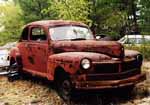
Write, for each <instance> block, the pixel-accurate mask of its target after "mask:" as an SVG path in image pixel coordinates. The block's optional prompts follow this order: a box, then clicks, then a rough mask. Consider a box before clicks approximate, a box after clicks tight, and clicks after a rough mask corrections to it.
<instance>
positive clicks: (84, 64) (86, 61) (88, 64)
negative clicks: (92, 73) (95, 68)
mask: <svg viewBox="0 0 150 105" xmlns="http://www.w3.org/2000/svg"><path fill="white" fill-rule="evenodd" d="M81 67H82V68H83V69H85V70H87V69H89V68H90V67H91V61H90V60H89V59H87V58H84V59H82V60H81Z"/></svg>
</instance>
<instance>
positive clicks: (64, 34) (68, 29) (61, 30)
mask: <svg viewBox="0 0 150 105" xmlns="http://www.w3.org/2000/svg"><path fill="white" fill-rule="evenodd" d="M49 32H50V37H51V39H52V40H90V39H94V36H93V34H92V32H91V31H90V30H89V29H88V28H86V27H80V26H59V27H52V28H50V29H49Z"/></svg>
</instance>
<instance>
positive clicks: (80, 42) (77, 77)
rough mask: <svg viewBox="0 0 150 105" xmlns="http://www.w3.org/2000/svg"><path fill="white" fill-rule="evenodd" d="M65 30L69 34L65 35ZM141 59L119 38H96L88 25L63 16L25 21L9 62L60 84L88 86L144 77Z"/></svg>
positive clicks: (112, 84)
mask: <svg viewBox="0 0 150 105" xmlns="http://www.w3.org/2000/svg"><path fill="white" fill-rule="evenodd" d="M66 30H67V31H66ZM68 33H69V34H68ZM66 34H68V36H69V37H68V36H67V38H65V37H66ZM86 34H87V36H86ZM72 35H74V36H76V38H74V36H72ZM78 35H79V36H80V37H77V36H78ZM81 36H82V37H81ZM70 37H71V38H70ZM142 60H143V59H142V55H141V54H140V53H139V52H137V51H130V50H124V47H123V46H122V45H121V44H120V43H118V42H115V41H97V40H96V39H95V36H94V35H93V34H92V33H91V32H90V29H89V28H88V26H87V25H85V24H83V23H80V22H73V21H63V20H46V21H37V22H32V23H30V24H28V25H26V26H25V28H24V30H23V32H22V36H21V38H20V41H19V43H18V44H17V46H16V47H14V48H12V49H11V51H10V62H11V63H10V66H11V65H12V64H14V63H17V65H18V66H19V67H21V69H20V68H19V69H20V70H22V71H26V72H29V73H32V74H33V75H38V76H41V77H45V78H47V79H48V80H51V81H55V82H57V81H59V82H58V83H59V84H57V85H60V84H62V86H63V83H64V84H65V85H66V86H68V87H71V88H76V89H85V90H87V89H106V88H115V87H124V86H130V85H134V84H136V83H138V82H140V81H143V80H145V74H142V73H141V65H142ZM66 80H68V81H66ZM70 85H71V86H70ZM64 88H65V87H64ZM62 90H63V89H62ZM64 90H65V89H64ZM67 91H68V90H67ZM69 91H70V90H69Z"/></svg>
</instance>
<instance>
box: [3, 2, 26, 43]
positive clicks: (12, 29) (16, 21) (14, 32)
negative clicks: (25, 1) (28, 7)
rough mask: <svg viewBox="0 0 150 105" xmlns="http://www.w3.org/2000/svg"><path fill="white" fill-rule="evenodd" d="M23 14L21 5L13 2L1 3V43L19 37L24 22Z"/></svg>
mask: <svg viewBox="0 0 150 105" xmlns="http://www.w3.org/2000/svg"><path fill="white" fill-rule="evenodd" d="M21 14H22V11H21V9H20V7H19V6H18V5H15V4H14V3H13V2H7V3H6V4H3V5H0V27H3V29H2V30H1V31H0V45H2V44H4V43H6V42H9V41H15V40H16V39H18V37H19V35H20V31H21V28H22V26H23V24H24V22H23V20H22V17H21Z"/></svg>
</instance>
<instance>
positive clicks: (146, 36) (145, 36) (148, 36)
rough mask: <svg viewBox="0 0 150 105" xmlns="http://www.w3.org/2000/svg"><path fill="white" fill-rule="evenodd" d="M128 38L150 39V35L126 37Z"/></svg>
mask: <svg viewBox="0 0 150 105" xmlns="http://www.w3.org/2000/svg"><path fill="white" fill-rule="evenodd" d="M124 37H126V38H143V37H144V38H148V39H149V38H150V35H125V36H124Z"/></svg>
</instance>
